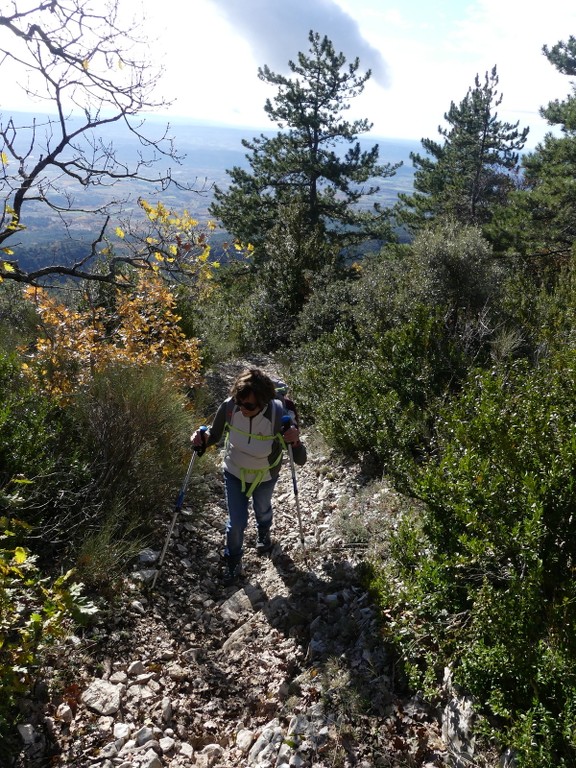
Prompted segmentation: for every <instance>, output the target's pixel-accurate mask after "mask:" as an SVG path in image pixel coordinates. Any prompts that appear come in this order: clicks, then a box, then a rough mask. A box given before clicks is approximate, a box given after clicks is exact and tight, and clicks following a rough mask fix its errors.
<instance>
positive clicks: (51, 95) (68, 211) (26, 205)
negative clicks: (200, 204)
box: [0, 0, 197, 284]
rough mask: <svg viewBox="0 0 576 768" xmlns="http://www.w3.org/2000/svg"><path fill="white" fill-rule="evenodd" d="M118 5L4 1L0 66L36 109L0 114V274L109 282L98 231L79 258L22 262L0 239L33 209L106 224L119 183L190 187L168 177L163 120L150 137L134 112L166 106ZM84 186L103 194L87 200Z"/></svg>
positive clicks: (115, 1) (68, 220) (170, 154)
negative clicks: (124, 140) (13, 74)
mask: <svg viewBox="0 0 576 768" xmlns="http://www.w3.org/2000/svg"><path fill="white" fill-rule="evenodd" d="M6 5H7V4H6ZM119 10H120V0H108V2H106V3H103V2H102V0H50V1H49V2H42V1H40V2H36V3H32V4H30V3H29V2H28V0H13V2H12V3H11V4H10V5H7V8H5V9H3V11H2V15H0V68H2V69H0V72H1V71H2V70H3V69H6V68H8V66H10V70H11V71H13V70H14V69H15V67H17V68H18V71H19V72H20V73H21V77H20V76H19V77H18V84H19V85H20V87H21V88H22V90H23V91H24V93H25V94H26V95H27V97H28V98H29V100H30V101H31V102H33V103H34V104H35V105H37V106H38V109H37V110H36V114H37V116H36V117H30V119H29V120H27V121H24V120H22V119H21V118H20V120H19V121H18V120H17V119H16V118H15V117H14V116H13V115H6V114H3V113H2V112H0V278H4V279H13V280H17V281H20V282H27V283H31V284H39V283H40V282H41V281H42V280H43V279H44V278H45V277H46V276H47V275H65V276H69V277H75V278H82V279H97V280H102V279H108V281H113V280H114V277H115V274H116V267H112V266H111V267H110V272H109V274H108V277H107V278H106V277H104V276H103V275H102V273H101V266H100V267H99V269H98V270H95V264H96V262H97V261H98V258H99V251H98V247H97V244H99V243H101V242H102V241H103V240H104V230H102V232H101V234H100V236H99V237H98V238H96V239H95V240H94V242H92V244H91V245H89V246H87V251H86V255H85V256H83V257H82V259H81V260H80V261H78V263H75V264H72V265H64V264H59V265H52V266H47V267H44V268H43V269H38V270H35V271H34V272H28V271H26V270H25V269H23V268H22V266H21V265H20V264H19V260H18V258H17V249H18V244H17V243H15V244H14V245H8V243H9V242H10V243H13V242H14V239H15V235H16V234H17V233H18V232H21V231H22V230H23V229H25V228H26V221H27V217H28V218H29V215H30V212H31V211H32V207H34V210H36V209H37V207H38V206H42V205H43V206H45V207H46V209H47V211H51V212H53V213H56V214H58V215H59V216H60V217H61V220H62V224H63V227H64V229H65V230H66V231H68V232H70V231H72V230H73V229H74V223H75V221H77V220H78V217H79V214H90V213H92V214H94V227H95V228H98V227H100V226H102V222H104V227H105V226H106V225H107V224H108V222H109V221H110V217H111V216H112V215H113V214H114V213H116V212H119V211H121V209H122V206H123V204H125V203H126V201H127V200H128V199H129V196H128V194H127V193H123V192H122V187H121V185H120V182H122V181H139V182H143V183H145V184H150V185H152V186H154V187H155V188H157V189H158V190H162V191H164V190H166V189H167V188H168V187H169V186H170V185H175V186H177V187H179V188H180V189H187V190H189V191H197V190H195V189H194V187H193V185H184V184H181V183H178V182H176V181H175V180H174V179H173V178H172V173H171V168H170V167H169V164H170V163H177V164H180V163H181V161H182V159H183V158H182V156H180V155H178V153H177V151H176V149H175V147H174V142H173V139H172V138H171V137H170V135H169V131H170V127H169V126H166V128H165V129H163V130H162V131H161V132H160V134H159V135H154V134H153V127H151V126H150V124H148V123H146V121H145V120H144V119H142V117H139V115H141V114H142V113H144V112H148V113H152V112H155V111H159V110H162V109H163V108H164V107H166V106H167V104H166V103H165V102H164V101H163V100H162V99H160V100H157V99H155V98H154V92H155V89H156V86H157V84H158V80H159V77H160V76H161V74H162V70H161V69H160V70H158V69H155V68H154V67H153V66H152V65H151V64H150V62H149V61H147V59H146V57H145V54H144V52H145V51H146V47H145V43H146V41H145V40H143V39H140V38H139V34H138V26H137V24H136V23H125V22H123V21H121V20H120V17H119ZM115 123H119V124H121V125H122V126H123V127H124V129H125V130H126V132H127V134H128V135H130V136H131V137H132V138H135V139H136V142H135V143H136V145H137V147H138V150H137V151H136V152H135V153H134V155H133V156H132V157H126V156H121V155H120V153H119V151H117V149H116V148H115V146H114V145H113V143H112V142H111V141H110V140H109V139H107V138H106V131H107V129H108V128H109V127H110V126H111V125H113V124H115ZM119 185H120V186H119ZM90 188H100V189H107V188H110V190H111V191H110V193H109V194H104V195H102V193H100V194H99V195H98V197H97V198H96V199H95V198H93V197H91V198H90V201H88V200H87V193H86V191H87V190H88V189H90ZM112 188H114V192H112ZM13 249H16V250H13ZM4 256H5V257H6V258H4ZM128 262H129V263H133V260H131V259H128Z"/></svg>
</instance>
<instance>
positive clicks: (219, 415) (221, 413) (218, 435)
mask: <svg viewBox="0 0 576 768" xmlns="http://www.w3.org/2000/svg"><path fill="white" fill-rule="evenodd" d="M227 407H228V400H224V402H223V403H221V404H220V407H219V408H218V410H217V411H216V416H214V421H213V422H212V425H211V426H210V427H208V439H207V441H206V446H207V447H208V446H210V445H215V444H216V443H218V442H220V440H221V439H222V435H223V434H224V429H225V427H226V409H227Z"/></svg>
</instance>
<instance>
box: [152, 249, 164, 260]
mask: <svg viewBox="0 0 576 768" xmlns="http://www.w3.org/2000/svg"><path fill="white" fill-rule="evenodd" d="M154 258H155V259H156V261H164V256H162V254H161V253H158V251H156V253H155V254H154Z"/></svg>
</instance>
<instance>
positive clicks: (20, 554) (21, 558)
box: [14, 547, 28, 565]
mask: <svg viewBox="0 0 576 768" xmlns="http://www.w3.org/2000/svg"><path fill="white" fill-rule="evenodd" d="M27 557H28V555H27V554H26V550H25V549H23V548H22V547H16V549H15V550H14V560H15V562H16V565H22V563H25V562H26V558H27Z"/></svg>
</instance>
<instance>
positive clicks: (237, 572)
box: [223, 558, 244, 586]
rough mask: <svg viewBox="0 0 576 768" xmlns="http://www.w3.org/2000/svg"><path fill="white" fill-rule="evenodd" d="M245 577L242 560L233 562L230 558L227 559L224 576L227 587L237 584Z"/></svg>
mask: <svg viewBox="0 0 576 768" xmlns="http://www.w3.org/2000/svg"><path fill="white" fill-rule="evenodd" d="M243 575H244V571H243V569H242V562H241V561H240V560H238V561H232V560H231V559H230V558H226V564H225V566H224V576H223V580H224V584H225V585H226V586H229V585H230V584H235V583H236V581H237V580H238V579H239V578H240V577H241V576H243Z"/></svg>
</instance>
